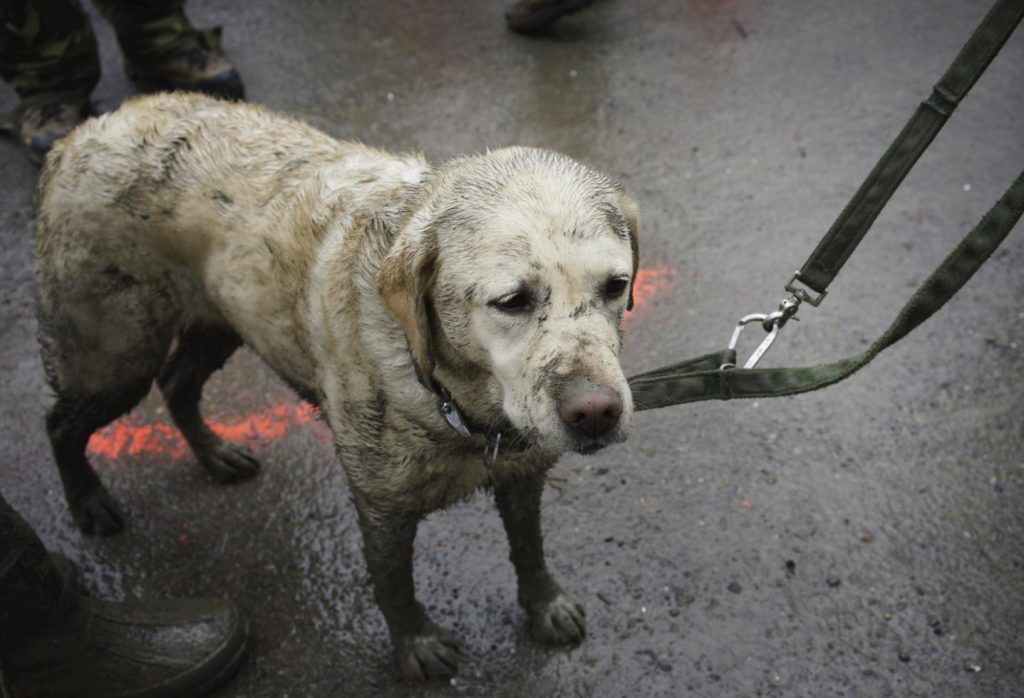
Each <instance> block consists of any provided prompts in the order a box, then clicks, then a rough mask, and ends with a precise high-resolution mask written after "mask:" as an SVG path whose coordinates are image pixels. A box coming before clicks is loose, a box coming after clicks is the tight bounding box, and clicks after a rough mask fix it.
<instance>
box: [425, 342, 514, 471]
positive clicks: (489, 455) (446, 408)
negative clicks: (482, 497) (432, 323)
mask: <svg viewBox="0 0 1024 698" xmlns="http://www.w3.org/2000/svg"><path fill="white" fill-rule="evenodd" d="M413 366H414V367H415V369H416V378H417V379H418V380H419V382H420V384H421V385H422V386H423V387H424V388H426V389H427V390H429V391H430V392H432V393H433V394H434V396H435V397H437V411H438V412H440V413H441V417H442V418H443V419H444V421H445V424H447V425H448V426H449V427H451V429H452V431H454V432H455V433H456V434H458V435H459V436H461V437H462V438H464V439H469V438H471V437H473V436H475V435H482V436H483V437H484V463H486V464H487V465H488V466H493V465H494V464H495V463H497V462H498V452H499V450H500V449H501V435H502V432H500V431H492V430H488V429H479V428H476V427H474V426H473V425H471V424H470V423H469V420H468V419H466V417H465V416H464V415H463V414H462V410H460V409H459V406H458V404H456V402H455V398H453V397H452V394H451V393H450V392H448V389H447V388H445V387H444V386H442V385H441V384H440V383H438V382H437V381H436V380H434V377H433V376H427V375H425V374H424V373H423V372H422V371H421V370H420V367H419V364H417V363H416V362H415V361H414V362H413Z"/></svg>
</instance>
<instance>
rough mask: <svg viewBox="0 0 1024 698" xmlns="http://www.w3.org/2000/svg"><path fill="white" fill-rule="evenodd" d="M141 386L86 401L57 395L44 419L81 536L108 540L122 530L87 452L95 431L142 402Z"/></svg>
mask: <svg viewBox="0 0 1024 698" xmlns="http://www.w3.org/2000/svg"><path fill="white" fill-rule="evenodd" d="M152 380H153V378H152V376H150V377H149V378H148V379H147V380H145V381H136V382H134V383H133V384H128V385H124V386H119V387H117V388H114V389H112V390H109V391H106V392H97V393H93V394H90V395H80V396H75V397H72V396H69V395H59V396H58V398H57V402H56V403H54V405H53V407H51V408H50V409H49V411H48V412H47V413H46V430H47V433H48V434H49V437H50V445H51V446H52V447H53V456H54V460H56V461H57V469H58V471H59V472H60V479H61V482H62V484H63V485H64V497H65V499H66V500H67V502H68V507H69V508H70V509H71V516H72V517H73V518H74V520H75V523H76V524H77V525H78V527H79V528H80V529H81V530H82V531H83V532H84V533H98V534H99V535H104V536H106V535H111V534H114V533H118V532H119V531H121V529H123V528H124V516H123V515H122V513H121V510H120V508H119V507H118V505H117V502H116V501H115V500H114V498H113V497H111V496H110V493H109V492H107V490H106V488H105V487H104V486H103V483H102V482H100V479H99V476H98V475H97V474H96V471H95V470H93V468H92V466H91V465H90V464H89V460H88V458H86V455H85V448H86V445H87V444H88V442H89V437H90V436H91V435H92V433H93V432H94V431H96V430H97V429H99V428H101V427H103V426H105V425H107V424H109V423H110V422H112V421H114V420H115V419H117V418H118V417H120V416H121V415H122V414H124V413H126V412H128V411H129V410H131V409H132V408H133V407H135V405H137V404H138V403H139V401H140V400H142V398H143V397H145V396H146V393H147V392H148V391H149V386H150V384H151V383H152Z"/></svg>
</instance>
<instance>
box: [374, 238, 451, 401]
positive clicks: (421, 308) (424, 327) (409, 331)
mask: <svg viewBox="0 0 1024 698" xmlns="http://www.w3.org/2000/svg"><path fill="white" fill-rule="evenodd" d="M436 264H437V239H436V236H435V235H433V234H432V231H430V230H429V229H428V230H427V231H421V232H419V234H413V232H412V231H411V230H406V231H403V233H402V234H401V235H400V236H399V238H398V240H397V241H396V242H395V244H394V246H393V247H392V248H391V251H390V252H388V254H387V256H386V257H385V258H384V262H383V263H382V264H381V266H380V269H378V270H377V276H376V279H375V280H376V282H377V292H378V293H380V297H381V300H382V301H384V307H385V308H387V310H388V312H389V313H391V316H392V317H393V318H394V319H395V320H396V321H397V322H398V324H399V325H400V326H401V328H402V330H403V331H404V332H405V338H406V341H408V343H409V351H410V352H411V353H412V358H413V361H414V362H415V363H416V368H417V370H418V371H419V372H420V375H421V376H422V378H423V379H424V380H426V381H430V380H431V378H432V376H433V374H434V358H433V352H432V347H433V341H432V338H431V330H430V310H429V302H430V300H429V299H430V289H431V287H432V286H433V284H434V272H435V268H436Z"/></svg>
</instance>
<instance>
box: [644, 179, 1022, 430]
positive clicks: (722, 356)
mask: <svg viewBox="0 0 1024 698" xmlns="http://www.w3.org/2000/svg"><path fill="white" fill-rule="evenodd" d="M1022 213H1024V172H1022V173H1021V175H1020V176H1019V177H1018V178H1017V179H1016V181H1015V182H1014V183H1013V184H1012V185H1011V186H1010V188H1009V189H1008V190H1007V191H1006V193H1005V194H1004V195H1003V196H1002V198H1001V199H1000V200H999V201H998V202H997V203H996V205H995V206H994V207H993V208H992V210H991V211H989V212H988V213H987V214H986V215H985V217H984V218H983V219H982V220H981V222H980V223H979V224H978V225H977V226H976V227H975V228H974V230H972V231H971V232H970V233H968V235H967V237H965V238H964V239H963V241H962V242H961V243H960V245H959V246H958V247H957V248H956V249H955V250H953V252H952V253H950V255H949V256H948V257H946V259H945V260H944V261H943V262H942V264H941V265H940V266H939V268H938V269H936V270H935V272H934V273H933V274H932V275H931V276H929V277H928V279H927V280H926V281H925V282H924V284H922V286H921V288H919V289H918V291H917V293H915V294H914V295H913V297H912V298H911V299H910V302H909V303H907V305H906V306H904V308H903V310H902V311H901V312H900V314H899V316H898V317H897V318H896V320H895V322H893V324H892V325H891V326H890V327H889V329H888V330H886V332H885V334H883V335H882V336H881V337H880V338H879V339H878V341H876V342H875V343H874V344H872V345H871V346H870V347H869V348H868V349H867V351H864V352H862V353H860V354H857V355H856V356H852V357H849V358H847V359H843V360H841V361H836V362H834V363H829V364H822V365H819V366H808V367H803V368H766V369H756V368H755V369H725V370H720V369H719V368H718V367H719V366H721V365H722V364H723V363H726V362H728V361H730V360H731V361H735V356H734V354H735V352H729V351H721V352H717V353H714V354H707V355H705V356H702V357H699V358H697V359H692V360H690V361H685V362H682V363H679V364H675V365H673V366H668V367H665V368H661V369H658V370H655V371H650V372H648V373H644V374H641V375H639V376H634V377H633V378H630V379H629V386H630V389H631V391H632V393H633V404H634V409H635V410H637V411H640V410H651V409H655V408H658V407H667V406H669V405H678V404H682V403H686V402H695V401H698V400H731V399H734V398H752V397H777V396H782V395H795V394H797V393H804V392H808V391H811V390H817V389H819V388H824V387H826V386H829V385H832V384H833V383H836V382H838V381H841V380H843V379H844V378H846V377H848V376H850V375H852V374H853V373H854V372H855V371H857V370H858V369H860V368H861V367H863V366H865V365H866V364H867V363H868V362H870V361H871V360H872V359H873V358H874V357H875V356H876V355H877V354H878V353H879V352H880V351H882V350H883V349H885V348H886V347H888V346H890V345H891V344H893V343H895V342H897V341H898V340H900V339H902V338H903V337H905V336H906V335H907V334H908V333H909V332H910V331H911V330H913V329H914V328H915V327H917V326H918V325H920V324H921V323H922V322H924V321H925V320H927V319H928V318H929V317H930V316H931V315H932V314H933V313H934V312H935V311H937V310H938V309H939V308H941V307H942V306H943V304H945V303H946V301H948V300H949V299H950V298H951V297H952V296H953V295H954V294H955V293H956V292H957V291H959V290H960V289H961V288H962V287H963V285H964V284H965V283H967V281H968V280H969V279H970V278H971V276H973V275H974V272H976V271H977V270H978V268H979V267H981V265H982V264H983V263H984V262H985V260H987V259H988V258H989V257H990V256H991V255H992V253H993V252H995V250H996V248H997V247H998V246H999V243H1001V242H1002V241H1003V239H1005V238H1006V236H1007V235H1008V234H1009V232H1010V230H1011V229H1013V226H1014V225H1015V224H1016V223H1017V221H1018V220H1019V219H1020V217H1021V214H1022ZM730 354H732V356H730Z"/></svg>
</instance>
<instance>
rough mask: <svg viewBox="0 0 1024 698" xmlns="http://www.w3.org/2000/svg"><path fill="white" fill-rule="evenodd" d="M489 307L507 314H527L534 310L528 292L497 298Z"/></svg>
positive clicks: (518, 292)
mask: <svg viewBox="0 0 1024 698" xmlns="http://www.w3.org/2000/svg"><path fill="white" fill-rule="evenodd" d="M487 305H489V306H491V307H492V308H497V309H498V310H501V311H503V312H506V313H525V312H528V311H529V310H531V309H532V308H533V299H532V298H531V297H530V294H529V293H527V292H526V291H517V292H516V293H511V294H509V295H507V296H502V297H501V298H496V299H495V300H493V301H491V302H490V303H488V304H487Z"/></svg>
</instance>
